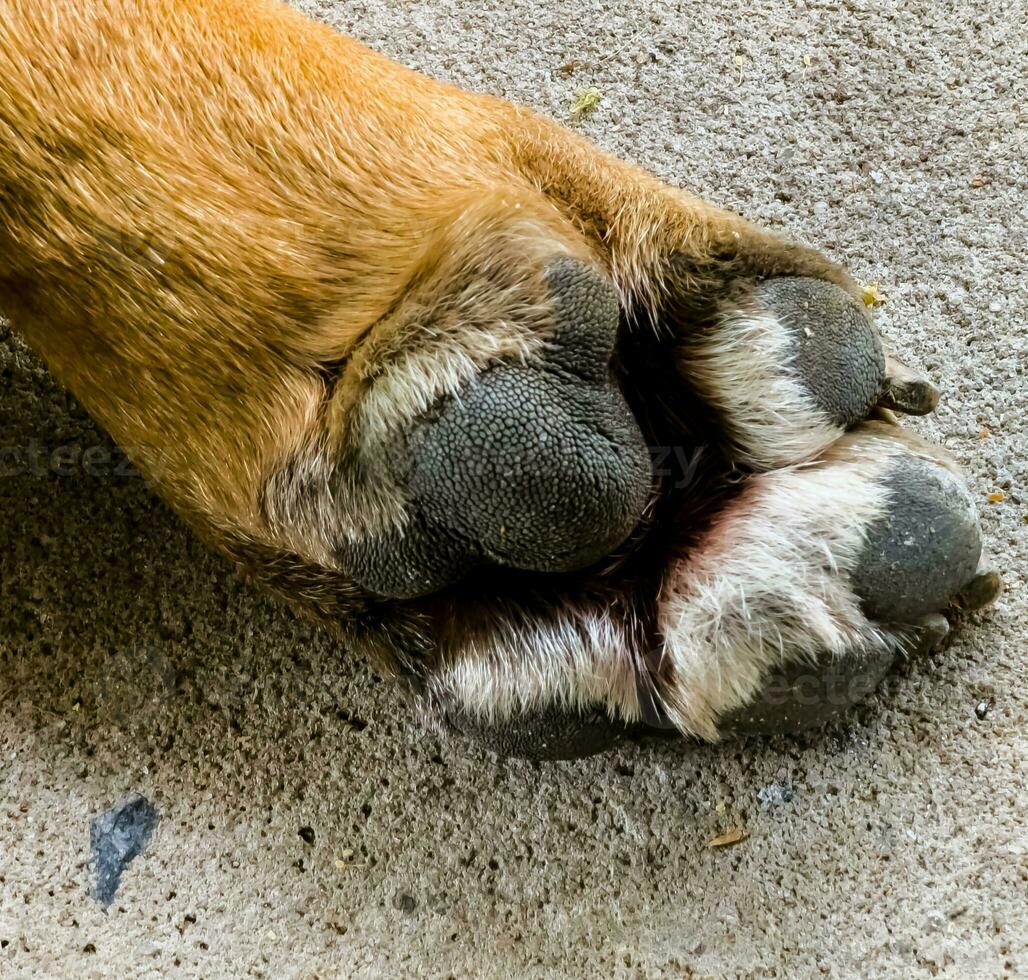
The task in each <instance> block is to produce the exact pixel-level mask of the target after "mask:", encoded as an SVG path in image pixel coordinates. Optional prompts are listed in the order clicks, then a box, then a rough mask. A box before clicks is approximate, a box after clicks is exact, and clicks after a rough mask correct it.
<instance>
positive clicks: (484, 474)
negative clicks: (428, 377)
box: [348, 259, 651, 598]
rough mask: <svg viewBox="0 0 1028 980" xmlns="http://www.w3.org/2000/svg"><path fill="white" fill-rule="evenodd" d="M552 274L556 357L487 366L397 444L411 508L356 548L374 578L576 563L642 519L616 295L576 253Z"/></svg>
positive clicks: (409, 586)
mask: <svg viewBox="0 0 1028 980" xmlns="http://www.w3.org/2000/svg"><path fill="white" fill-rule="evenodd" d="M547 278H548V283H549V287H550V291H551V294H552V302H553V306H554V318H555V321H556V324H557V327H556V331H555V334H554V337H553V342H552V344H551V345H550V349H549V350H548V352H547V354H546V356H545V358H544V359H542V361H541V362H539V363H534V364H531V365H527V364H499V365H496V366H495V367H492V368H490V369H488V370H487V371H485V372H483V373H482V374H481V375H480V376H479V377H478V378H477V379H476V380H475V381H474V382H473V383H472V384H471V385H469V386H468V387H467V388H466V389H465V390H464V391H462V392H461V393H460V394H459V395H458V396H457V397H454V398H449V399H446V400H444V401H443V402H441V403H440V404H439V405H437V406H436V410H435V411H434V412H433V413H432V414H431V415H430V417H428V418H426V419H424V420H422V421H421V423H420V424H419V425H418V426H416V427H415V428H414V429H413V431H411V432H410V433H409V435H408V438H407V440H406V442H405V444H403V445H401V446H398V447H397V451H396V454H395V458H394V460H393V461H392V465H393V469H394V471H395V473H396V476H397V479H398V480H399V482H400V483H401V485H403V486H405V487H406V488H407V489H408V491H409V494H410V498H411V501H412V504H411V511H412V513H413V520H412V521H411V522H410V524H409V525H408V527H407V528H405V529H404V531H403V532H402V533H399V532H397V533H394V534H392V535H389V536H383V537H380V538H378V539H376V540H374V541H371V542H367V543H366V544H365V545H364V546H362V547H357V548H354V553H353V554H352V555H350V556H348V557H349V559H350V561H349V563H350V565H351V567H353V568H354V571H355V574H356V576H357V577H358V579H359V580H360V581H361V583H362V584H363V585H364V586H365V587H366V588H368V589H370V590H372V591H374V592H377V593H379V594H382V595H387V596H392V597H396V598H408V597H412V596H417V595H425V594H427V593H430V592H433V591H436V590H438V589H440V588H442V587H444V586H446V585H448V584H450V583H452V582H454V581H456V580H457V579H459V578H461V577H463V576H464V575H466V574H467V573H468V571H470V570H472V569H474V568H475V567H477V566H481V565H483V564H493V565H498V566H502V567H508V568H516V569H524V570H531V571H535V572H565V571H571V570H574V569H578V568H583V567H586V566H588V565H590V564H592V563H593V562H595V561H597V560H598V559H600V558H602V557H603V556H604V555H606V554H608V553H609V552H610V551H611V550H613V549H614V548H616V547H617V546H618V545H619V544H620V543H621V542H622V541H624V539H625V538H626V537H627V536H628V535H629V533H630V532H631V531H632V529H633V528H634V527H635V525H636V524H637V523H638V520H639V517H640V515H641V514H642V512H643V509H644V508H645V506H646V503H647V500H648V497H649V493H650V485H651V466H650V457H649V453H648V451H647V448H646V444H645V441H644V439H643V436H642V433H641V432H640V430H639V427H638V425H637V424H636V421H635V419H634V417H633V416H632V414H631V412H630V410H629V408H628V405H627V404H626V402H625V400H624V398H623V396H622V394H621V392H620V391H619V390H618V388H617V387H616V385H615V384H614V382H613V378H612V376H611V371H610V360H611V356H612V353H613V350H614V343H615V338H616V333H617V326H618V304H617V298H616V295H615V293H614V290H613V287H612V286H611V285H610V283H609V282H607V280H606V279H604V278H603V277H602V276H601V275H600V274H599V273H597V272H595V271H594V270H592V269H590V268H589V267H587V266H585V265H583V264H581V263H578V262H575V261H573V260H567V259H564V260H560V261H559V262H557V263H555V264H554V265H553V266H552V267H551V268H550V270H549V273H548V277H547Z"/></svg>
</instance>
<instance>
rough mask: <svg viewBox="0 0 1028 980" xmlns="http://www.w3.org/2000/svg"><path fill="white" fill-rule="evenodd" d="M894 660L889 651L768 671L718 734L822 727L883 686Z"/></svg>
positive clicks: (788, 732) (791, 731)
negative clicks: (758, 690)
mask: <svg viewBox="0 0 1028 980" xmlns="http://www.w3.org/2000/svg"><path fill="white" fill-rule="evenodd" d="M894 661H895V656H894V655H893V654H892V653H891V652H888V651H879V652H876V653H866V654H852V655H850V656H847V657H841V658H839V659H837V660H830V661H829V662H828V663H818V664H810V663H792V664H788V665H786V666H784V667H781V668H779V669H778V670H776V671H774V672H772V674H771V676H770V677H769V678H768V679H767V683H766V684H765V686H764V689H763V691H762V693H761V694H760V696H759V697H757V698H756V699H755V700H753V701H751V702H750V703H749V704H747V705H744V706H743V707H741V708H736V709H735V710H734V711H731V712H729V713H728V714H726V715H724V716H723V717H722V718H721V720H720V722H719V724H718V731H719V732H720V734H721V735H722V737H725V736H732V735H796V734H798V733H799V732H802V731H806V730H808V729H814V728H821V727H823V726H824V725H827V724H828V723H829V722H832V721H834V720H835V719H836V718H838V717H839V716H840V715H842V714H843V713H844V712H845V711H846V710H847V709H848V708H850V707H852V706H853V705H854V704H857V703H859V702H860V701H863V700H864V699H865V698H866V697H867V696H868V695H870V694H871V693H872V692H873V691H874V690H875V689H876V688H877V687H878V685H879V684H880V683H881V681H882V678H883V677H885V675H886V674H887V673H888V672H889V669H890V668H891V667H892V665H893V662H894Z"/></svg>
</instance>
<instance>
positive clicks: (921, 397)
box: [878, 357, 939, 415]
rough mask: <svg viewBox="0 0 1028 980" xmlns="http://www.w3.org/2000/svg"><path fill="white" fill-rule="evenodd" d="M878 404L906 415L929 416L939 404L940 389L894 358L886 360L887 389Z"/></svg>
mask: <svg viewBox="0 0 1028 980" xmlns="http://www.w3.org/2000/svg"><path fill="white" fill-rule="evenodd" d="M878 404H879V405H880V406H882V407H883V408H888V409H892V410H893V411H896V412H902V413H903V414H904V415H928V414H929V413H931V412H934V411H935V409H936V407H937V406H938V404H939V389H938V388H936V387H935V385H933V384H932V383H931V381H929V380H928V379H927V378H926V377H924V375H921V374H918V373H917V372H916V371H913V370H912V369H911V368H908V367H907V366H906V365H905V364H903V363H902V362H901V361H897V360H896V359H895V358H894V357H886V359H885V387H884V389H883V391H882V394H881V397H880V398H879V401H878Z"/></svg>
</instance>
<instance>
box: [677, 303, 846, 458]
mask: <svg viewBox="0 0 1028 980" xmlns="http://www.w3.org/2000/svg"><path fill="white" fill-rule="evenodd" d="M794 356H795V355H794V343H793V339H792V338H791V337H790V335H789V331H788V330H787V329H786V328H785V327H784V326H783V325H782V324H781V323H780V322H779V320H778V319H777V318H776V317H774V316H772V315H770V314H767V313H755V312H749V311H746V310H742V309H735V310H731V311H728V312H726V313H724V314H723V315H722V316H721V317H720V318H719V320H718V322H717V323H716V324H715V325H714V327H712V328H711V329H710V330H708V331H704V332H702V333H701V334H699V335H698V336H696V337H695V338H692V339H691V340H690V342H689V343H688V344H687V345H686V346H685V347H684V348H683V351H682V354H681V368H682V371H683V373H684V374H685V376H686V377H687V378H688V379H689V381H690V382H691V383H692V385H693V386H694V387H695V389H696V391H697V393H698V394H700V395H701V396H702V397H703V398H704V400H705V401H706V402H707V403H708V404H710V405H711V406H712V407H713V408H714V409H715V410H716V411H717V413H718V415H719V416H720V418H721V421H722V424H723V425H724V428H725V431H726V434H727V436H728V439H729V441H730V442H731V444H732V449H733V453H734V455H735V457H736V458H737V459H738V460H739V461H740V462H742V463H744V464H745V465H747V466H749V467H751V468H753V469H755V470H770V469H774V468H776V467H779V466H789V465H791V464H793V463H799V462H803V461H804V460H807V459H812V458H813V457H814V456H816V455H817V454H818V453H819V452H821V450H823V449H824V448H826V447H827V446H829V445H831V444H832V443H833V442H834V441H835V440H836V439H838V438H839V436H840V435H842V432H843V430H842V428H841V427H840V426H838V425H834V424H833V423H832V422H831V421H830V420H829V419H828V417H827V416H826V415H825V414H824V412H822V411H821V409H819V408H818V406H817V405H816V404H815V402H814V401H813V399H812V398H811V397H810V395H809V393H808V392H807V390H806V388H805V387H804V386H803V384H802V383H801V382H800V380H799V379H798V378H797V377H796V374H795V372H794V370H793V368H792V362H793V359H794Z"/></svg>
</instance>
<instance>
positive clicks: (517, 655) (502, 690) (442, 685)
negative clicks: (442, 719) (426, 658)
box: [426, 607, 640, 723]
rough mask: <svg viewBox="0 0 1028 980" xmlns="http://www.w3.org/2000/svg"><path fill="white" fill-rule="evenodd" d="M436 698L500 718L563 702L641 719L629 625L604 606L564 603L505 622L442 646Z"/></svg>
mask: <svg viewBox="0 0 1028 980" xmlns="http://www.w3.org/2000/svg"><path fill="white" fill-rule="evenodd" d="M441 654H442V655H441V658H440V666H439V668H438V670H436V671H435V672H434V673H433V675H432V677H431V679H430V680H429V682H428V690H427V692H426V694H427V697H428V699H429V701H430V703H435V704H438V703H442V704H445V705H447V706H448V707H459V708H460V709H462V710H463V711H464V712H465V713H467V714H468V715H470V716H471V717H473V718H476V719H478V720H480V721H483V722H489V723H495V722H497V721H502V720H504V719H507V718H510V717H513V716H516V715H520V714H523V713H525V712H531V711H534V710H537V709H541V708H545V707H548V706H552V705H556V706H559V707H561V708H565V709H569V710H575V709H584V710H591V709H594V708H595V707H596V706H597V705H600V704H605V705H606V707H607V710H608V712H609V714H610V715H611V717H616V718H621V719H624V720H626V721H634V720H637V719H638V718H639V716H640V691H639V677H640V673H639V664H638V663H637V662H636V660H635V657H634V655H633V652H632V645H631V643H630V642H629V639H628V636H627V635H626V629H625V626H624V625H623V624H622V623H620V622H617V621H616V620H615V619H614V617H613V616H612V615H611V614H610V612H609V611H607V610H604V609H602V608H594V609H574V608H570V607H568V608H561V609H558V610H556V611H555V612H554V613H553V614H552V615H551V616H549V617H547V618H546V619H545V620H530V619H527V618H526V619H525V620H522V621H520V622H517V623H514V622H508V621H505V620H500V621H498V622H496V623H495V624H494V625H493V627H492V628H491V629H490V630H489V631H488V632H487V634H486V635H484V636H478V637H465V638H464V639H463V641H462V644H461V646H460V647H459V648H458V649H450V650H443V651H441Z"/></svg>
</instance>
